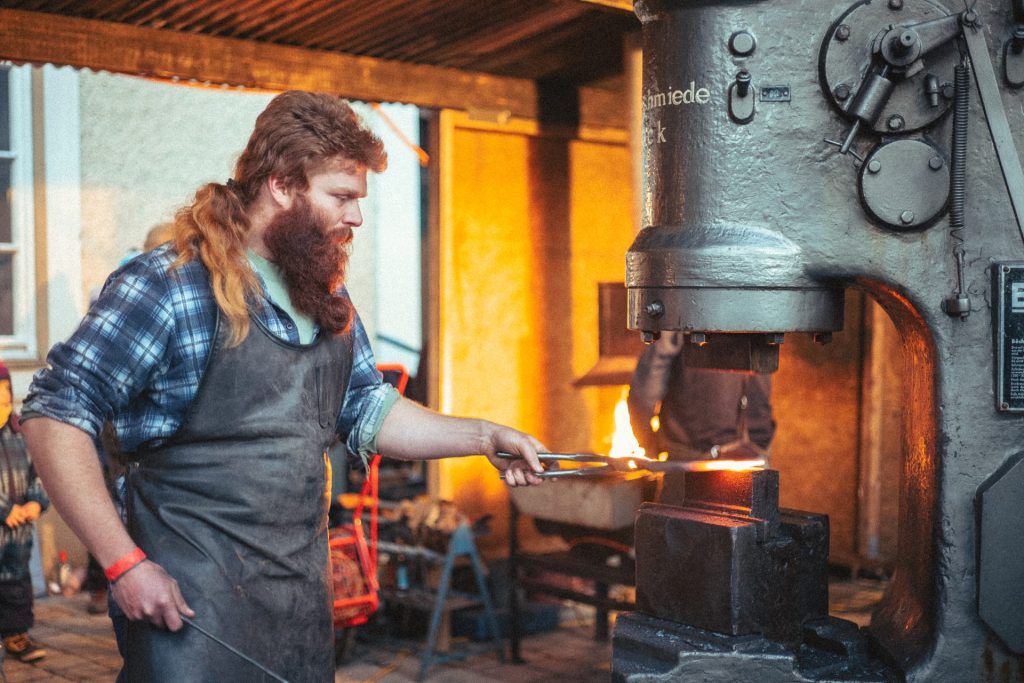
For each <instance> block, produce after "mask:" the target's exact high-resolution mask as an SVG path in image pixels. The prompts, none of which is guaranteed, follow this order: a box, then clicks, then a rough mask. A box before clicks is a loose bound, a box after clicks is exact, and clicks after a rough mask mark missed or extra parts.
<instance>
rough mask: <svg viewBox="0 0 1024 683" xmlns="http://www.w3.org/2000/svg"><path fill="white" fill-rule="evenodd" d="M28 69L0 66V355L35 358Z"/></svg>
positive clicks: (1, 64)
mask: <svg viewBox="0 0 1024 683" xmlns="http://www.w3.org/2000/svg"><path fill="white" fill-rule="evenodd" d="M30 88H31V70H30V67H14V66H11V65H7V64H3V63H0V356H2V357H3V358H4V359H6V360H12V359H19V358H20V359H26V358H32V357H34V356H35V351H36V349H35V346H36V338H35V337H36V330H35V305H34V303H33V294H34V290H35V274H34V273H35V271H34V260H33V258H34V257H33V243H34V230H33V218H32V124H31V114H32V106H31V97H30Z"/></svg>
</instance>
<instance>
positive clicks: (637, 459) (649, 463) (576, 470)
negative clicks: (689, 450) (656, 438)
mask: <svg viewBox="0 0 1024 683" xmlns="http://www.w3.org/2000/svg"><path fill="white" fill-rule="evenodd" d="M497 455H498V457H499V458H502V459H504V460H522V456H521V455H518V454H516V453H505V452H502V451H499V452H498V454H497ZM537 459H538V460H540V461H541V463H547V462H558V461H566V462H579V463H593V465H594V466H593V467H573V468H566V469H553V470H545V471H544V472H541V473H539V474H537V476H538V477H541V478H542V479H553V478H555V477H593V476H603V475H609V474H627V473H629V472H644V471H646V472H707V471H709V470H742V469H751V468H758V467H764V466H765V461H764V460H763V459H758V460H753V459H741V460H653V459H651V458H647V457H644V456H629V457H625V458H616V457H612V456H610V455H598V454H596V453H538V454H537ZM501 478H502V479H504V478H505V475H501Z"/></svg>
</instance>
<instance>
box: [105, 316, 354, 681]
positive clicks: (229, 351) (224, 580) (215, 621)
mask: <svg viewBox="0 0 1024 683" xmlns="http://www.w3.org/2000/svg"><path fill="white" fill-rule="evenodd" d="M220 327H221V326H220V323H219V322H218V332H217V334H216V342H215V344H214V348H213V350H212V351H211V352H210V358H209V360H208V363H207V367H206V371H205V372H204V374H203V379H202V381H201V383H200V386H199V391H198V393H197V395H196V398H195V400H194V401H193V403H192V405H191V406H190V407H189V411H188V413H187V415H186V417H185V420H184V422H183V423H182V426H181V428H180V429H179V430H178V432H177V433H176V434H175V435H174V436H173V437H172V438H171V439H169V440H168V441H167V442H165V443H164V444H163V445H161V446H160V447H158V448H155V449H152V450H145V451H140V452H139V453H138V454H137V458H136V460H135V462H133V464H132V465H131V466H130V468H129V472H128V529H129V532H130V534H131V536H132V538H133V539H134V540H135V542H136V543H137V544H138V545H139V546H140V547H141V548H142V549H143V550H144V551H145V552H146V554H147V555H148V556H149V558H150V559H152V560H153V561H154V562H156V563H158V564H160V565H161V566H163V567H164V569H166V570H167V572H168V573H169V574H170V575H171V576H172V577H174V578H175V579H176V580H177V581H178V584H179V585H180V588H181V593H182V595H183V596H184V597H185V601H186V602H187V603H188V604H189V606H190V607H191V608H192V609H193V610H195V613H196V616H195V618H194V621H195V622H196V623H197V624H198V625H199V626H201V627H202V628H203V629H204V630H206V631H208V632H210V633H211V634H213V635H215V636H217V637H218V638H220V639H221V640H223V641H225V642H227V643H229V644H230V645H232V646H233V647H235V648H237V649H238V650H240V651H242V652H243V653H245V654H246V655H248V656H249V657H252V658H253V659H254V660H256V661H257V662H259V663H260V664H262V665H263V666H264V667H266V668H267V669H269V670H271V671H273V672H274V673H276V674H278V675H280V676H283V677H284V678H285V679H286V680H288V681H290V682H291V683H299V682H302V681H311V682H313V681H315V682H317V683H321V682H323V681H332V680H334V648H333V624H332V614H331V581H330V568H329V566H328V548H327V508H328V500H327V497H328V495H329V494H328V491H329V482H328V481H327V467H328V465H327V464H326V457H327V456H326V449H327V447H328V446H329V445H330V444H331V442H332V441H333V439H334V437H335V423H336V420H337V416H338V413H339V411H340V409H341V404H342V400H343V398H344V395H345V391H346V389H347V387H348V381H349V376H350V374H351V370H352V339H351V336H350V335H345V336H343V337H338V336H322V337H320V338H319V339H318V340H317V341H316V342H314V343H313V344H310V345H296V344H290V343H288V342H286V341H282V340H280V339H278V338H276V337H275V336H274V335H273V334H271V332H270V331H269V330H267V329H266V328H265V327H264V326H263V325H262V324H261V323H260V322H259V321H258V320H256V319H255V318H253V319H252V326H251V328H250V332H249V335H248V336H247V337H246V339H245V340H244V341H243V342H242V343H241V344H240V345H239V346H237V347H234V348H227V347H226V346H225V341H226V339H227V330H226V329H223V330H222V329H220ZM125 673H126V675H127V680H129V681H140V682H141V681H146V682H147V683H149V682H153V681H175V682H179V681H189V682H199V681H217V682H218V683H220V682H224V681H245V682H246V683H249V682H251V681H263V680H273V679H272V678H271V677H270V676H268V675H267V674H265V673H263V672H261V671H260V670H259V669H258V668H256V667H254V666H253V665H251V664H249V663H247V662H246V661H245V660H243V659H241V658H239V657H238V656H237V655H235V654H232V653H231V652H229V651H228V650H226V649H224V648H223V647H222V646H221V645H219V644H217V643H215V642H213V641H212V640H210V639H208V638H207V637H206V636H204V635H203V634H202V633H200V632H199V631H197V630H196V629H195V628H193V627H191V626H189V625H185V626H183V627H182V629H181V630H180V631H178V632H176V633H171V632H170V631H166V630H163V629H158V628H155V627H153V626H151V625H149V624H148V623H146V622H130V623H129V626H128V637H127V658H126V662H125Z"/></svg>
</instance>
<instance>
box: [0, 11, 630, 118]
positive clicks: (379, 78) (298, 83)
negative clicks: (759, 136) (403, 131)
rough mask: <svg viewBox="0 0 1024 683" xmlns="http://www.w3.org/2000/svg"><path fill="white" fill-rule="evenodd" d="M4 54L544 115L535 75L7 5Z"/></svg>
mask: <svg viewBox="0 0 1024 683" xmlns="http://www.w3.org/2000/svg"><path fill="white" fill-rule="evenodd" d="M0 59H6V60H11V61H14V62H28V63H36V64H43V63H50V64H57V65H70V66H73V67H78V68H88V69H95V70H106V71H111V72H115V73H126V74H132V75H144V76H153V77H158V78H172V79H182V80H185V81H199V82H203V83H215V84H225V85H240V86H246V87H251V88H258V89H264V90H288V89H303V90H318V91H323V92H334V93H337V94H339V95H341V96H343V97H348V98H352V99H359V100H366V101H370V102H375V101H393V102H405V103H410V104H415V105H418V106H421V107H429V108H448V109H459V110H464V111H465V110H486V111H496V112H506V113H507V114H510V115H511V116H515V117H521V118H527V119H532V118H536V116H537V88H536V85H535V84H534V83H533V81H530V80H528V79H522V78H510V77H502V76H492V75H489V74H483V73H479V72H472V71H463V70H458V69H450V68H444V67H437V66H429V65H423V64H408V63H402V62H395V61H389V60H380V59H374V58H371V57H357V56H352V55H346V54H342V53H337V52H327V51H322V50H309V49H303V48H295V47H287V46H282V45H274V44H269V43H263V42H256V41H248V40H236V39H230V38H217V37H211V36H203V35H196V34H186V33H180V32H175V31H166V30H159V29H149V28H139V27H135V26H128V25H125V24H119V23H114V22H108V21H96V20H88V19H78V18H73V17H66V16H59V15H54V14H43V13H38V12H26V11H19V10H8V9H0ZM595 98H596V101H598V102H602V101H606V100H607V99H608V98H607V97H606V96H604V95H603V94H602V93H596V94H595V95H594V96H593V97H589V98H583V97H581V100H589V101H594V100H595ZM606 103H607V102H606ZM607 104H610V103H607ZM588 111H589V113H587V112H584V113H582V114H581V116H582V117H583V118H584V119H587V118H590V119H591V120H589V121H585V123H586V124H587V125H592V126H612V127H622V126H623V125H624V122H622V121H619V120H617V119H618V115H617V114H616V113H615V112H614V107H607V106H598V107H596V108H590V107H588ZM607 116H611V118H610V119H608V118H606V117H607Z"/></svg>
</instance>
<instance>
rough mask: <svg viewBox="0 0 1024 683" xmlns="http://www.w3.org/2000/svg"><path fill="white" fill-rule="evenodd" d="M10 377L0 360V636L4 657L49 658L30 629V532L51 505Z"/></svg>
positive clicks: (33, 659)
mask: <svg viewBox="0 0 1024 683" xmlns="http://www.w3.org/2000/svg"><path fill="white" fill-rule="evenodd" d="M13 401H14V397H13V393H12V391H11V373H10V372H9V371H8V370H7V366H6V365H4V362H3V361H2V360H0V519H3V520H4V523H3V525H2V526H0V636H2V637H3V644H4V650H5V651H6V653H7V654H8V655H9V656H11V657H14V658H16V659H19V660H21V661H23V662H34V661H37V660H39V659H42V658H43V657H45V656H46V650H44V649H43V648H42V647H40V646H39V645H38V644H37V643H36V642H35V641H33V640H32V639H31V638H29V636H28V630H29V629H30V628H32V624H33V614H32V577H31V575H30V572H29V567H28V562H29V558H30V557H31V555H32V529H33V526H34V522H35V521H36V520H37V519H39V515H40V514H42V512H43V510H45V509H46V508H47V507H48V506H49V504H50V501H49V499H48V498H47V497H46V492H45V491H44V490H43V486H42V484H41V483H39V477H37V476H36V470H35V467H33V466H32V459H31V458H30V457H29V454H28V450H26V448H25V444H24V442H23V441H22V439H21V434H20V429H19V424H18V417H17V415H15V414H14V413H13V407H14V405H13Z"/></svg>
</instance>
